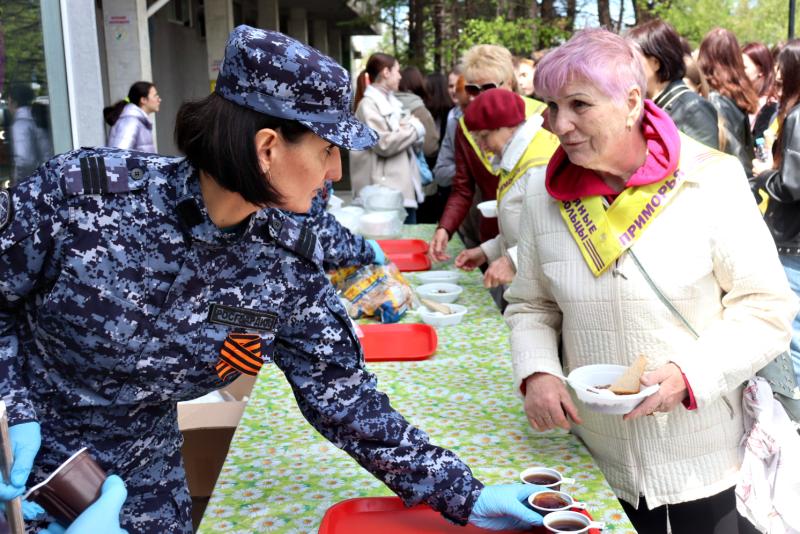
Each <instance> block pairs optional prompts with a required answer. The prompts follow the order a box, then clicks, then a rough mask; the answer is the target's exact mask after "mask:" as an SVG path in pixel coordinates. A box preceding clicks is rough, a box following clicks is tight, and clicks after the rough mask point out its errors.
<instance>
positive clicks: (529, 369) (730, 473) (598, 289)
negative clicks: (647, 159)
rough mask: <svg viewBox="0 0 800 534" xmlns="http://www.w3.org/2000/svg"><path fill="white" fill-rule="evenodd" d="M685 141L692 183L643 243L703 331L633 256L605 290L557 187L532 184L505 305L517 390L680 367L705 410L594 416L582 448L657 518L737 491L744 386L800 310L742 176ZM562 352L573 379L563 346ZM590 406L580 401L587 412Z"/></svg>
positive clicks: (618, 488)
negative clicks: (602, 374)
mask: <svg viewBox="0 0 800 534" xmlns="http://www.w3.org/2000/svg"><path fill="white" fill-rule="evenodd" d="M710 150H711V149H709V148H707V147H705V146H703V145H701V144H699V143H697V142H695V141H693V140H691V139H690V138H688V137H686V136H683V135H681V153H682V156H683V157H682V158H681V168H680V169H679V170H680V171H681V172H684V173H685V174H686V183H684V185H683V186H682V187H681V189H680V190H679V192H678V193H677V195H676V196H675V198H674V199H673V200H672V201H671V202H670V204H669V205H668V206H667V207H666V208H665V209H664V211H663V212H662V213H661V214H660V215H659V216H658V217H657V218H656V219H655V220H654V221H652V222H651V224H650V227H649V228H648V229H647V231H646V232H645V233H643V234H642V236H641V237H640V239H639V240H638V241H637V242H636V243H635V244H634V248H635V250H636V254H637V256H638V257H639V259H640V261H641V262H642V264H643V265H644V267H645V269H647V271H648V273H649V274H650V276H651V277H652V278H653V279H654V281H655V282H656V284H658V286H659V287H660V288H661V289H662V291H664V293H665V294H666V295H667V297H668V298H669V299H670V300H671V301H672V303H673V304H674V305H675V306H676V307H677V308H678V309H679V310H680V311H681V313H682V314H683V315H684V317H686V318H687V319H688V321H689V322H690V324H692V325H693V327H694V328H695V329H696V330H698V331H699V332H700V339H698V340H696V339H694V338H693V336H692V335H691V334H690V333H689V332H688V331H687V329H686V328H685V327H684V326H683V325H682V324H681V323H680V322H679V321H678V320H677V319H676V318H675V317H674V316H673V315H672V314H671V313H670V312H669V311H668V310H667V308H666V307H665V306H664V304H663V303H662V302H660V301H659V300H658V297H657V296H656V295H655V294H654V292H653V290H652V288H650V286H649V285H648V284H647V282H646V281H645V280H644V278H643V277H642V275H641V273H640V272H639V270H638V269H637V267H636V266H635V264H634V263H633V262H632V260H631V259H630V257H629V256H628V255H627V254H625V255H623V256H622V257H621V258H620V259H619V261H618V263H617V265H616V266H612V267H611V268H609V270H608V271H607V272H605V273H603V274H602V275H601V276H600V277H598V278H595V277H594V276H593V275H592V273H591V272H590V270H589V268H588V267H587V266H586V265H585V263H584V260H583V258H582V257H581V255H580V252H579V250H578V247H577V245H576V244H575V242H574V241H573V239H572V237H571V236H570V234H569V233H568V230H567V226H566V225H565V224H564V222H563V220H562V218H561V215H560V213H559V205H558V203H557V202H556V201H555V200H554V199H552V198H551V197H550V196H549V195H548V194H547V192H546V190H545V187H544V183H543V182H539V183H530V184H529V186H528V191H527V195H526V199H525V207H524V209H523V214H522V220H521V223H520V242H519V258H518V261H519V266H518V272H517V275H516V278H515V279H514V282H513V283H512V285H511V287H510V288H509V290H508V291H507V292H506V295H505V297H506V299H507V300H508V301H509V303H510V304H509V306H508V309H507V311H506V320H507V322H508V324H509V326H510V327H511V350H512V357H513V368H514V383H515V387H517V388H518V387H519V386H520V384H521V382H522V381H523V380H524V379H525V378H526V377H528V376H530V375H532V374H533V373H536V372H546V373H552V374H561V373H562V372H563V373H565V374H566V373H569V372H570V371H571V370H572V369H574V368H576V367H579V366H581V365H586V364H593V363H619V364H625V365H628V364H630V363H631V362H632V361H633V359H635V358H636V356H637V355H638V354H645V355H647V356H648V358H649V362H650V363H649V368H648V370H652V369H654V368H656V367H659V366H661V365H664V364H666V363H668V362H670V361H672V362H675V363H676V364H678V365H679V366H680V368H681V370H682V371H683V372H684V374H685V375H686V377H687V379H688V381H689V384H690V385H691V387H692V390H693V392H694V395H695V398H696V400H697V403H698V409H697V410H695V411H688V410H686V409H685V408H684V407H683V406H678V407H677V408H676V409H674V410H673V411H671V412H670V413H663V414H661V413H657V414H655V415H654V416H653V417H643V418H640V419H637V420H634V421H622V416H614V415H603V414H598V413H594V412H590V411H588V410H587V409H586V408H585V406H583V405H581V404H580V403H578V404H577V406H578V409H579V410H580V415H581V417H582V419H583V424H582V425H574V426H573V432H574V433H575V434H577V435H578V436H579V437H581V438H582V439H583V441H584V442H585V443H586V445H587V446H588V448H589V450H590V451H591V453H592V455H593V457H594V459H595V460H596V461H597V463H598V465H599V466H600V468H601V469H602V471H603V473H604V474H605V476H606V478H607V479H608V482H609V483H610V485H611V487H612V488H613V489H614V491H615V492H616V494H617V496H618V497H620V498H623V499H625V500H626V501H628V502H630V503H632V504H634V505H636V503H637V501H638V497H639V496H640V495H643V496H645V497H646V499H647V504H648V506H649V507H650V508H654V507H656V506H660V505H662V504H670V503H678V502H685V501H690V500H695V499H699V498H703V497H708V496H710V495H714V494H716V493H718V492H720V491H722V490H724V489H727V488H729V487H731V486H733V485H735V483H736V475H737V471H738V469H739V466H740V458H739V452H738V445H739V440H740V438H741V437H742V434H743V427H742V425H743V423H742V413H741V391H742V383H743V382H745V381H746V380H747V379H748V378H749V377H750V376H752V375H753V373H754V372H755V371H757V370H758V369H760V368H761V367H763V366H764V365H765V364H766V363H767V362H769V361H770V360H771V359H772V358H774V357H775V356H776V355H777V354H779V353H780V352H782V351H783V350H785V349H786V348H787V347H788V343H789V339H790V332H791V330H790V323H791V319H792V318H793V317H794V315H795V313H796V312H797V310H798V302H797V298H796V297H795V295H794V294H793V293H792V291H791V289H790V288H789V285H788V282H787V280H786V276H785V274H784V272H783V269H782V267H781V264H780V262H779V260H778V256H777V253H776V249H775V245H774V243H773V241H772V238H771V237H770V234H769V232H768V230H767V228H766V225H765V224H764V222H763V220H762V218H761V215H760V213H759V212H758V209H757V207H756V204H755V201H754V199H753V196H752V194H751V193H750V190H749V187H748V184H747V180H746V178H745V176H744V172H743V170H742V167H741V165H740V164H739V162H738V160H736V159H735V158H733V157H729V156H724V155H722V154H718V155H717V156H716V160H715V162H714V163H713V164H711V165H710V166H709V165H706V166H705V167H704V168H703V169H702V171H701V172H697V169H695V167H696V166H697V164H696V163H695V161H696V160H695V156H698V155H700V154H702V153H705V152H708V151H710ZM559 335H560V336H561V339H562V343H563V349H562V351H563V359H564V366H563V369H562V367H561V365H560V364H559V357H558V351H557V346H558V339H559ZM576 403H577V401H576Z"/></svg>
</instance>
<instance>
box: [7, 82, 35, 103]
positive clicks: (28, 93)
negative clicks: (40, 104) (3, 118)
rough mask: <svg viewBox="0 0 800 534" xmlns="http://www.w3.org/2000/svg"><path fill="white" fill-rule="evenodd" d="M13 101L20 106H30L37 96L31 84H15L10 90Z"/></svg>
mask: <svg viewBox="0 0 800 534" xmlns="http://www.w3.org/2000/svg"><path fill="white" fill-rule="evenodd" d="M8 94H9V96H10V97H11V99H12V100H13V101H14V102H15V103H16V104H17V105H18V106H29V105H30V104H31V102H33V99H34V97H35V96H36V95H35V93H34V92H33V88H32V87H31V84H29V83H14V84H12V85H11V87H10V88H9V90H8Z"/></svg>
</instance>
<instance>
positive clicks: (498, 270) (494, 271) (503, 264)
mask: <svg viewBox="0 0 800 534" xmlns="http://www.w3.org/2000/svg"><path fill="white" fill-rule="evenodd" d="M515 274H517V271H516V270H515V269H514V264H513V263H512V262H511V258H509V257H508V256H501V257H499V258H497V259H496V260H494V261H493V262H492V263H490V264H489V268H488V269H486V272H485V273H483V287H497V286H501V285H503V284H510V283H511V281H512V280H514V275H515Z"/></svg>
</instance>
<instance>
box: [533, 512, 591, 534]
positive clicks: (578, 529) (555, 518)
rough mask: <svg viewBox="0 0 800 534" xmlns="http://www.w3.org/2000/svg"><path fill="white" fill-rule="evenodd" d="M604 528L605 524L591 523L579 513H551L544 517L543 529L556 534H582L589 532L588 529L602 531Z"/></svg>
mask: <svg viewBox="0 0 800 534" xmlns="http://www.w3.org/2000/svg"><path fill="white" fill-rule="evenodd" d="M605 526H606V525H605V523H603V522H601V521H592V520H591V519H589V518H588V517H586V516H585V515H583V514H581V513H579V512H553V513H551V514H547V515H546V516H544V528H546V529H547V530H548V531H549V532H555V533H558V534H563V533H571V534H582V533H586V532H589V529H590V528H597V529H603V528H605Z"/></svg>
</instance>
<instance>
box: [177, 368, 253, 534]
mask: <svg viewBox="0 0 800 534" xmlns="http://www.w3.org/2000/svg"><path fill="white" fill-rule="evenodd" d="M255 379H256V377H254V376H246V375H242V376H240V377H239V378H237V379H236V380H234V381H233V382H232V383H231V384H229V385H228V386H226V387H224V388H222V389H221V390H220V393H222V395H223V397H225V398H226V399H227V398H230V399H233V400H226V401H225V402H211V403H190V404H186V403H179V404H178V428H180V430H181V433H182V434H183V447H182V448H181V453H182V454H183V464H184V467H185V468H186V482H187V483H188V485H189V493H190V494H191V496H192V505H193V506H192V523H193V524H194V528H195V529H196V528H197V525H198V524H199V523H200V518H202V516H203V512H204V511H205V506H206V505H207V504H208V499H209V497H210V496H211V492H212V491H213V490H214V486H215V485H216V483H217V477H219V473H220V471H221V470H222V465H223V464H224V463H225V457H226V456H227V455H228V448H229V447H230V444H231V439H232V438H233V433H234V431H235V430H236V427H237V425H238V424H239V420H240V419H241V418H242V414H243V413H244V409H245V407H246V406H247V400H246V399H247V398H249V396H250V393H251V391H252V390H253V385H254V384H255Z"/></svg>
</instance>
